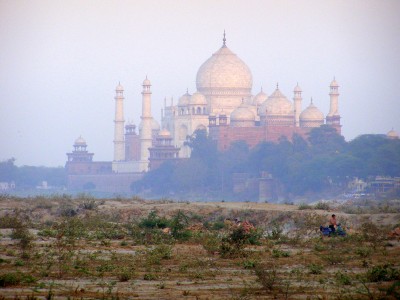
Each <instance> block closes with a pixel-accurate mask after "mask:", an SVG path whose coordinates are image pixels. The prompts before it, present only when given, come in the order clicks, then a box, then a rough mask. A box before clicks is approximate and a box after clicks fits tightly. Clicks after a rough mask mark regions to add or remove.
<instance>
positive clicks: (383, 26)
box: [0, 0, 400, 166]
mask: <svg viewBox="0 0 400 300" xmlns="http://www.w3.org/2000/svg"><path fill="white" fill-rule="evenodd" d="M399 11H400V2H399V1H395V0H394V1H311V0H310V1H238V2H237V3H236V2H235V5H233V4H232V2H231V1H172V0H170V1H146V2H145V3H144V2H142V1H5V0H0V40H1V47H0V101H1V116H0V119H1V124H0V125H1V126H0V139H1V141H2V142H1V148H0V149H1V150H0V160H5V159H8V158H11V157H14V158H16V164H17V165H44V166H63V165H64V163H65V161H66V158H67V157H66V155H65V153H66V152H70V151H71V150H72V144H73V142H74V140H75V139H76V138H77V137H79V136H80V135H82V136H83V137H84V138H85V139H86V141H87V143H88V150H89V151H90V152H94V153H95V155H94V160H103V161H110V160H112V158H113V134H114V123H113V120H114V105H115V103H114V96H115V87H116V86H117V84H118V82H121V84H122V85H123V86H124V89H125V93H124V95H125V103H124V109H125V121H126V122H127V121H132V122H133V123H135V124H136V125H138V124H139V122H140V112H141V90H142V86H141V84H142V82H143V79H144V78H145V77H146V75H147V76H148V78H149V79H150V81H151V83H152V93H153V94H152V113H153V117H154V118H155V119H156V120H157V121H160V111H161V108H162V106H163V103H164V98H165V97H167V101H168V103H170V99H171V97H173V98H174V102H175V103H176V102H177V101H178V99H179V97H180V96H181V95H182V94H184V93H185V92H186V89H187V88H188V90H189V92H190V93H194V92H195V91H196V73H197V70H198V69H199V67H200V66H201V64H202V63H203V62H204V61H205V60H206V59H208V58H209V57H210V56H211V55H212V53H214V52H216V51H217V50H218V49H219V48H220V47H221V45H222V33H223V31H224V29H225V30H226V38H227V45H228V47H229V48H230V49H231V50H232V51H233V52H234V53H236V54H237V55H238V56H239V57H240V58H241V59H242V60H243V61H244V62H245V63H246V64H247V65H248V66H249V68H250V70H251V71H252V74H253V91H252V93H253V95H255V94H257V93H258V92H259V91H260V88H261V86H262V87H263V90H264V91H265V92H266V93H267V94H271V93H272V92H273V91H274V89H275V87H276V83H277V82H279V88H280V90H281V91H282V92H283V93H284V94H285V95H286V97H287V98H288V99H290V100H291V99H292V97H293V88H294V87H295V85H296V83H297V82H298V83H299V85H300V86H301V88H302V90H303V103H302V106H303V109H304V108H306V107H307V106H308V105H309V103H310V98H311V97H312V98H313V102H314V104H315V105H316V106H317V107H318V108H319V109H320V110H321V111H322V112H323V113H324V115H326V114H327V112H328V111H329V95H328V94H329V83H330V82H331V81H332V79H333V77H334V76H335V77H336V80H337V81H338V83H339V85H340V89H339V92H340V97H339V112H340V114H341V117H342V121H341V122H342V125H343V128H342V133H343V135H344V136H345V138H346V140H351V139H353V138H355V137H356V136H358V135H360V134H366V133H381V134H385V133H387V132H388V131H389V130H390V129H392V128H393V129H395V130H396V131H397V132H400V118H399V116H400V114H399V112H400V101H399V99H398V91H397V88H398V80H399V78H400V18H399V17H398V12H399Z"/></svg>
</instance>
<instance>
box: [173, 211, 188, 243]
mask: <svg viewBox="0 0 400 300" xmlns="http://www.w3.org/2000/svg"><path fill="white" fill-rule="evenodd" d="M188 225H189V218H188V216H186V215H185V214H184V213H183V212H182V211H180V210H179V211H178V212H177V213H176V214H175V215H174V216H173V217H172V220H171V222H170V227H171V234H172V236H173V237H174V238H176V239H178V240H188V239H189V238H190V237H191V232H190V231H189V230H186V228H187V226H188Z"/></svg>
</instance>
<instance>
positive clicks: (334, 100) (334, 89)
mask: <svg viewBox="0 0 400 300" xmlns="http://www.w3.org/2000/svg"><path fill="white" fill-rule="evenodd" d="M330 89H331V90H330V93H329V96H330V97H331V105H330V108H329V113H328V115H327V116H326V124H327V125H330V126H332V127H334V128H335V129H336V131H337V132H338V133H339V134H341V127H342V125H340V115H339V103H338V102H339V84H338V83H337V81H336V80H335V78H333V81H332V82H331V85H330Z"/></svg>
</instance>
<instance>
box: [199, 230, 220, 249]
mask: <svg viewBox="0 0 400 300" xmlns="http://www.w3.org/2000/svg"><path fill="white" fill-rule="evenodd" d="M220 243H221V239H220V238H219V237H218V236H217V235H216V234H206V235H204V236H203V237H202V239H201V245H202V246H203V248H204V249H205V250H206V251H207V252H208V253H209V254H214V253H215V252H217V251H218V250H219V246H220Z"/></svg>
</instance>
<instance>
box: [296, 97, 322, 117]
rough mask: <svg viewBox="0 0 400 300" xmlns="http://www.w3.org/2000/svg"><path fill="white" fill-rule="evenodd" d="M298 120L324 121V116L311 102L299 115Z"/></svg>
mask: <svg viewBox="0 0 400 300" xmlns="http://www.w3.org/2000/svg"><path fill="white" fill-rule="evenodd" d="M300 120H301V121H324V114H323V113H322V112H321V111H320V110H319V109H318V108H317V107H316V106H315V105H314V104H313V102H312V100H311V103H310V105H309V106H308V107H307V108H306V109H305V110H303V112H302V113H301V114H300Z"/></svg>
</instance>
